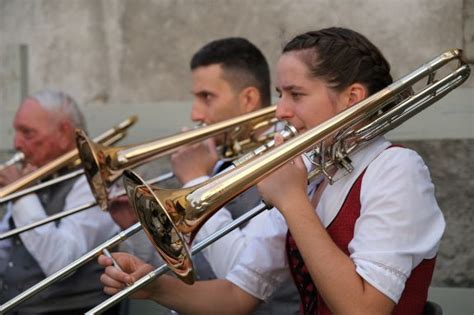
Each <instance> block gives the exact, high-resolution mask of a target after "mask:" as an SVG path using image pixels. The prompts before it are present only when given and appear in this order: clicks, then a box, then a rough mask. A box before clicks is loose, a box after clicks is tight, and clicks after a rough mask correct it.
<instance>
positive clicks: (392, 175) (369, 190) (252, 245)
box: [221, 138, 445, 303]
mask: <svg viewBox="0 0 474 315" xmlns="http://www.w3.org/2000/svg"><path fill="white" fill-rule="evenodd" d="M389 146H390V143H389V142H388V141H386V140H385V139H383V138H379V139H377V140H376V141H374V142H373V143H372V144H370V145H369V146H367V147H366V148H364V149H362V150H361V151H359V152H356V153H355V154H354V155H352V156H351V160H352V165H353V166H354V168H355V169H354V171H353V172H352V173H351V174H349V175H347V176H344V177H342V178H341V179H340V180H338V181H336V182H335V183H334V184H333V185H330V186H328V187H327V188H326V189H325V191H324V192H323V194H322V196H321V199H320V202H319V203H318V206H317V207H316V210H315V211H316V213H317V214H318V216H319V217H320V219H321V221H322V223H323V225H324V226H326V227H327V226H328V225H329V224H330V223H331V222H332V220H333V219H334V218H335V217H336V215H337V213H338V211H339V209H340V208H341V206H342V204H343V202H344V200H345V197H346V195H347V194H348V192H349V190H350V189H351V187H352V186H353V184H354V182H355V181H356V180H357V178H358V177H359V175H360V174H361V173H362V172H363V171H364V169H366V168H367V170H366V172H365V174H364V177H363V180H362V186H361V193H360V201H361V213H360V217H359V218H358V219H357V221H356V224H355V229H354V238H353V239H352V240H351V242H350V243H349V252H350V257H351V259H352V260H353V262H354V264H355V266H356V271H357V273H358V274H359V275H360V276H361V277H362V278H363V279H365V280H366V281H367V282H369V283H370V284H371V285H373V286H374V287H375V288H377V289H378V290H379V291H380V292H382V293H383V294H385V295H386V296H387V297H389V298H390V299H391V300H393V301H394V302H395V303H397V302H398V300H399V299H400V296H401V294H402V292H403V289H404V286H405V282H406V280H407V279H408V277H409V276H410V273H411V271H412V270H413V269H414V268H415V267H416V266H417V265H418V264H419V263H420V262H421V261H422V260H423V259H430V258H433V257H434V256H435V255H436V252H437V250H438V246H439V242H440V240H441V236H442V234H443V232H444V228H445V221H444V218H443V215H442V213H441V210H440V209H439V207H438V204H437V202H436V199H435V197H434V186H433V184H432V182H431V178H430V175H429V171H428V168H427V167H426V165H425V164H424V162H423V160H422V159H421V157H420V156H419V155H418V154H417V153H416V152H414V151H412V150H409V149H406V148H400V147H393V148H390V149H387V148H388V147H389ZM386 149H387V150H386ZM341 172H343V171H342V170H340V171H338V172H337V173H336V174H335V177H336V178H337V177H338V176H340V175H341ZM311 189H312V188H311V187H310V188H309V191H311ZM248 228H252V229H254V231H253V232H252V235H253V237H252V240H251V241H248V244H246V246H245V249H244V250H243V251H242V253H241V255H240V257H239V259H238V261H237V262H236V263H235V266H234V267H233V269H232V270H231V271H230V273H229V274H228V275H227V277H226V278H227V279H228V280H229V281H231V282H232V283H234V284H236V285H237V286H239V287H240V288H242V289H243V290H245V291H246V292H248V293H250V294H251V295H253V296H255V297H257V298H259V299H262V300H267V299H268V298H269V297H270V296H271V295H272V293H273V292H274V290H275V289H276V288H278V287H279V286H280V285H281V283H282V282H285V281H292V279H291V275H290V271H289V269H288V268H289V267H288V262H287V258H286V251H285V240H286V234H287V230H288V227H287V225H286V222H285V220H284V218H283V216H282V215H281V214H280V213H279V212H278V210H276V209H272V210H270V211H269V213H268V215H267V220H265V222H261V224H259V225H257V224H252V225H250V224H249V225H248V226H247V227H246V229H248ZM315 250H317V249H315ZM221 254H222V253H221Z"/></svg>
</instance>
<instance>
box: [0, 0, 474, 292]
mask: <svg viewBox="0 0 474 315" xmlns="http://www.w3.org/2000/svg"><path fill="white" fill-rule="evenodd" d="M328 26H344V27H349V28H352V29H355V30H357V31H360V32H361V33H363V34H364V35H366V36H367V37H368V38H369V39H371V40H372V41H373V42H374V43H375V44H376V45H377V46H379V47H380V48H381V50H382V51H383V52H384V54H385V55H386V57H387V59H388V60H389V61H390V62H391V64H392V69H393V76H394V78H399V77H401V76H402V75H404V74H406V73H408V72H409V71H410V70H412V69H414V68H416V67H417V66H419V65H421V64H422V63H423V62H425V61H428V60H430V59H431V58H433V57H435V56H436V55H438V54H440V53H441V52H443V51H444V50H446V49H449V48H453V47H457V48H464V49H465V52H466V56H467V58H469V59H470V61H471V62H472V61H473V60H474V1H473V0H464V1H463V0H400V1H390V0H363V1H362V0H344V1H327V0H300V1H295V0H259V1H254V0H220V1H217V0H128V1H127V0H100V1H97V0H68V1H62V0H36V1H28V0H0V65H1V66H0V152H1V155H0V157H1V158H2V159H5V158H7V157H8V155H9V154H11V152H12V151H11V149H12V148H11V143H12V137H13V130H12V128H11V124H12V120H13V115H14V112H15V110H16V108H17V106H18V104H19V103H20V101H21V99H22V98H23V97H24V96H25V95H27V94H28V93H32V92H35V91H37V90H40V89H43V88H47V87H48V88H54V89H60V90H64V91H66V92H68V93H69V94H71V95H72V96H73V97H74V98H75V99H76V100H77V101H78V102H79V103H80V104H81V105H82V107H83V109H84V111H85V113H86V118H87V120H88V124H89V132H90V133H91V134H97V133H98V132H100V131H101V130H105V129H107V128H109V127H110V126H112V124H114V123H116V122H118V121H120V120H122V119H123V118H125V117H126V116H127V115H130V114H138V115H139V118H140V121H139V123H138V124H137V126H136V127H134V128H133V129H132V130H131V132H130V137H129V138H127V140H126V142H127V143H136V142H143V141H146V140H150V139H154V138H157V137H161V136H165V135H168V134H170V133H173V132H177V131H179V130H180V129H181V127H182V126H184V125H188V126H189V125H190V121H189V109H190V106H191V100H192V98H191V94H190V92H189V91H190V76H189V65H188V64H189V59H190V58H191V56H192V54H193V53H194V52H195V51H196V50H197V49H198V48H200V47H201V46H202V45H203V44H205V43H207V42H208V41H211V40H214V39H217V38H222V37H227V36H243V37H246V38H248V39H249V40H251V41H252V42H254V43H255V44H256V45H257V46H259V47H260V48H261V49H262V51H263V52H264V54H265V55H266V56H267V58H268V61H269V63H270V65H271V68H272V69H274V65H275V62H276V60H277V58H278V56H279V54H280V50H281V47H282V45H283V44H284V43H285V42H286V41H287V40H289V39H290V38H292V37H293V36H294V35H296V34H299V33H301V32H304V31H307V30H314V29H319V28H323V27H328ZM473 100H474V79H473V78H471V79H470V80H469V81H468V82H467V83H465V84H464V85H463V86H462V87H460V88H458V89H457V90H455V91H454V92H452V93H451V94H450V95H449V96H447V97H446V98H444V99H443V100H441V101H440V102H438V103H437V104H435V105H434V106H433V107H431V108H429V109H427V110H425V111H424V112H422V113H421V114H419V115H418V116H417V117H415V118H413V119H411V120H410V121H409V122H407V123H406V124H405V125H403V126H402V127H400V128H399V129H397V130H396V131H394V132H391V133H390V134H389V138H390V139H392V140H398V142H401V143H403V144H405V145H406V146H408V147H412V148H415V149H416V150H418V151H419V152H420V154H422V156H423V157H424V158H425V160H426V161H427V164H428V165H429V167H430V169H431V173H432V177H433V181H434V182H435V185H436V187H437V197H438V200H439V203H440V205H441V208H442V209H443V211H444V213H445V215H446V220H447V231H446V234H445V237H444V240H443V242H442V244H441V251H440V254H439V259H438V264H437V267H436V272H435V275H434V279H433V283H432V285H433V286H442V287H445V286H448V287H464V288H468V287H471V288H472V287H474V250H473V245H472V244H474V227H473V223H474V214H473V211H472V210H473V204H474V196H473V190H474V189H473V188H474V176H473V172H474V171H473V166H474V165H473V158H474V155H473V151H474V149H473V148H474V140H473V138H474V130H473V122H474V119H473V118H474V108H473ZM420 228H422V227H420Z"/></svg>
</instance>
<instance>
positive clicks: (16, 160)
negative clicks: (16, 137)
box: [0, 152, 25, 172]
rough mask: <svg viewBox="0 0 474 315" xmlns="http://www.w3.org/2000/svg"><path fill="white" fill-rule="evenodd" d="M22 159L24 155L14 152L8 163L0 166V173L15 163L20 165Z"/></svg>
mask: <svg viewBox="0 0 474 315" xmlns="http://www.w3.org/2000/svg"><path fill="white" fill-rule="evenodd" d="M24 159H25V155H24V154H23V152H16V153H15V154H13V156H12V157H11V158H10V159H9V160H8V161H6V162H5V163H3V164H2V165H0V172H1V171H3V170H4V169H6V168H7V167H10V166H12V165H15V164H17V163H22V162H23V160H24Z"/></svg>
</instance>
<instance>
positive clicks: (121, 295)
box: [85, 202, 268, 315]
mask: <svg viewBox="0 0 474 315" xmlns="http://www.w3.org/2000/svg"><path fill="white" fill-rule="evenodd" d="M267 209H268V206H267V205H265V204H264V203H263V202H262V203H260V204H259V205H258V206H256V207H255V208H253V209H252V210H250V211H248V212H246V213H244V214H243V215H241V216H240V217H239V218H237V219H236V220H234V221H232V222H231V223H229V224H228V225H226V226H225V227H223V228H222V229H220V230H218V231H216V232H214V233H212V234H211V235H209V236H208V237H206V238H205V239H203V240H202V241H201V242H199V243H197V244H196V245H195V246H193V249H192V251H191V253H192V255H195V254H197V253H199V252H200V251H201V250H203V249H204V248H206V247H207V246H209V245H211V244H212V243H214V242H215V241H217V240H218V239H220V238H222V237H223V236H225V235H227V234H228V233H229V232H231V231H233V230H235V229H236V228H238V227H239V226H241V225H242V224H244V223H246V222H248V221H250V220H251V219H252V218H254V217H255V216H257V215H258V214H260V213H262V212H263V211H264V210H267ZM169 270H170V269H169V267H168V265H166V264H163V265H161V266H160V267H158V268H156V269H155V270H153V271H152V272H150V273H148V274H147V275H145V276H143V277H142V278H140V279H139V280H137V281H136V282H135V283H134V284H132V285H131V286H129V287H126V288H125V289H123V290H122V291H120V292H118V293H117V294H115V295H113V296H111V297H110V298H108V299H107V300H105V301H104V302H102V303H101V304H99V305H97V306H96V307H94V308H93V309H91V310H89V311H87V312H86V313H85V314H87V315H90V314H100V313H102V312H104V311H105V310H107V309H109V308H110V307H112V306H114V305H115V304H117V303H118V302H120V301H121V300H123V299H125V298H126V297H128V296H129V295H130V294H132V293H133V292H135V291H137V290H138V289H141V288H143V287H144V286H146V285H147V284H149V283H151V282H152V281H153V280H155V279H156V278H158V277H159V276H161V275H163V274H165V273H166V272H168V271H169Z"/></svg>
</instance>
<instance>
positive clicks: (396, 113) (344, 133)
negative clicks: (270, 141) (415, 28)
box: [124, 49, 470, 284]
mask: <svg viewBox="0 0 474 315" xmlns="http://www.w3.org/2000/svg"><path fill="white" fill-rule="evenodd" d="M451 61H457V62H458V65H457V68H456V69H455V70H454V71H452V72H450V73H449V74H448V75H446V76H444V77H443V78H441V79H439V80H437V79H436V78H435V73H436V71H437V70H439V69H441V68H442V67H443V66H445V65H447V64H448V63H450V62H451ZM469 74H470V68H469V66H468V65H467V64H465V63H464V62H463V60H462V57H461V50H459V49H452V50H449V51H446V52H444V53H443V54H441V55H440V56H438V57H436V58H434V59H433V60H431V61H429V62H428V63H427V64H425V65H423V66H421V67H419V68H418V69H416V70H415V71H413V72H411V73H409V74H408V75H406V76H404V77H403V78H401V79H400V80H398V81H396V82H394V83H392V84H390V85H389V86H388V87H386V88H384V89H383V90H381V91H379V92H377V93H375V94H373V95H372V96H370V97H368V98H367V99H365V100H363V101H361V102H359V103H357V104H355V105H354V106H352V107H350V108H348V109H346V110H345V111H343V112H341V113H339V114H338V115H336V116H334V117H332V118H331V119H329V120H327V121H325V122H323V123H321V124H320V125H318V126H316V127H314V128H312V129H310V130H308V131H307V132H305V133H304V134H302V135H299V136H297V137H295V138H293V139H292V140H290V141H288V142H286V143H284V144H282V145H281V146H279V147H277V148H274V149H273V150H272V151H271V152H269V153H268V154H264V155H262V156H259V157H257V158H255V159H252V160H250V161H248V162H246V163H244V164H242V165H241V166H239V167H237V168H235V169H234V170H231V171H229V172H226V173H223V174H219V175H218V176H216V177H213V178H211V179H209V180H208V181H206V182H204V183H201V184H199V185H196V186H193V187H189V188H183V189H177V190H166V189H160V188H158V187H154V188H152V187H150V186H149V185H148V184H146V183H145V182H143V181H142V180H141V179H140V178H139V177H138V176H135V175H134V173H133V172H131V171H129V172H126V173H125V176H124V186H125V189H126V191H127V194H128V196H129V200H130V202H131V205H132V207H133V208H135V210H136V212H137V215H138V218H139V220H140V222H141V223H142V226H143V228H144V230H145V233H146V234H147V236H148V238H149V239H150V241H151V242H152V243H153V245H154V246H155V248H156V250H157V251H158V253H159V254H160V255H161V256H162V258H163V259H164V261H165V262H166V263H167V264H168V266H169V268H170V269H171V270H172V271H173V272H174V273H175V274H176V275H177V276H178V277H179V278H181V280H183V281H184V282H186V283H188V284H192V283H193V282H194V279H195V277H194V269H193V264H192V260H191V258H190V256H191V255H190V251H189V247H190V245H191V242H192V240H193V239H194V237H195V235H196V233H197V232H198V230H199V228H200V227H201V226H202V225H203V224H204V223H205V221H206V220H207V219H209V217H210V216H212V215H213V214H214V213H215V212H216V211H218V210H219V209H220V208H221V207H222V206H223V205H225V204H226V203H227V202H228V201H229V200H232V199H233V198H234V197H236V196H237V195H239V194H240V193H242V192H243V191H245V190H247V189H248V188H250V187H251V186H253V185H255V184H256V183H258V182H259V181H260V180H261V179H262V178H264V177H265V176H266V175H268V174H270V173H271V172H273V171H275V170H276V169H278V168H279V167H280V166H282V165H283V164H285V163H286V162H288V161H289V160H291V159H293V158H295V157H297V156H299V155H301V154H303V153H305V152H306V154H307V155H309V156H310V157H311V158H312V163H313V164H314V165H315V168H314V170H313V171H312V172H310V174H309V176H310V177H314V176H315V175H319V174H321V173H322V174H324V175H326V176H329V175H328V174H330V172H329V170H330V169H332V168H337V169H343V170H345V171H346V172H351V171H352V165H351V164H350V159H349V156H350V154H352V153H353V152H354V151H357V150H359V149H360V148H362V147H364V146H366V145H367V144H368V143H370V141H371V140H373V139H374V138H376V137H378V136H380V135H382V134H384V133H385V132H387V131H388V130H391V129H393V128H395V127H397V126H399V125H400V124H401V123H403V122H404V121H406V120H407V119H409V118H410V117H412V116H414V115H415V114H417V113H418V112H420V111H421V110H423V109H425V108H426V107H428V106H429V105H431V104H433V103H434V102H436V101H438V100H439V99H441V98H442V97H444V96H445V95H446V94H447V93H449V92H450V91H451V90H453V89H454V88H456V87H458V86H459V85H461V84H462V83H463V82H464V81H465V80H466V79H467V78H468V77H469ZM426 78H427V84H426V86H425V87H424V88H423V89H421V90H420V91H417V93H414V94H412V95H410V96H406V95H405V94H406V91H407V90H411V89H412V88H413V86H414V85H415V83H418V82H420V81H421V80H423V79H426ZM329 179H330V180H331V181H334V180H335V179H334V178H332V177H329Z"/></svg>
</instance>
